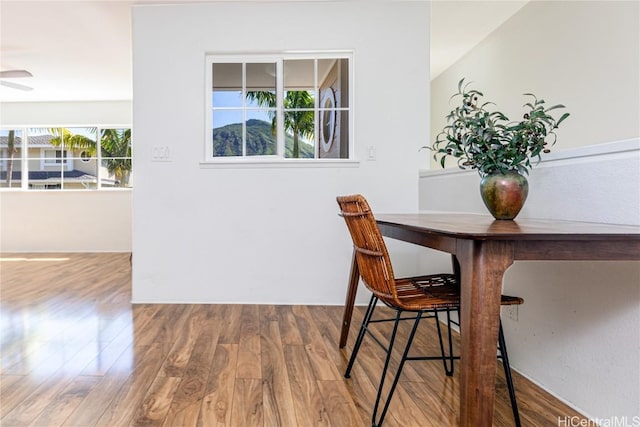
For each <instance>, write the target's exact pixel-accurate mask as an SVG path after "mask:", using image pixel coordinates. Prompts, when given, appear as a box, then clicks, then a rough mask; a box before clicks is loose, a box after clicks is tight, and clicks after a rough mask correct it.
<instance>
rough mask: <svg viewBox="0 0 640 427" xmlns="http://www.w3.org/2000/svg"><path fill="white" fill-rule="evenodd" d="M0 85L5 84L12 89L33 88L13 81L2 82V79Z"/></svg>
mask: <svg viewBox="0 0 640 427" xmlns="http://www.w3.org/2000/svg"><path fill="white" fill-rule="evenodd" d="M0 85H2V86H6V87H10V88H12V89H18V90H24V91H30V90H33V88H32V87H29V86H25V85H21V84H19V83H13V82H4V81H0Z"/></svg>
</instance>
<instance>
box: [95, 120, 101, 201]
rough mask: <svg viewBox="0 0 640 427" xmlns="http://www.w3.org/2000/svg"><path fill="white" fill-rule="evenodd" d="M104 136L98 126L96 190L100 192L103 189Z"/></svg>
mask: <svg viewBox="0 0 640 427" xmlns="http://www.w3.org/2000/svg"><path fill="white" fill-rule="evenodd" d="M101 135H102V132H101V129H100V127H99V126H98V127H97V128H96V163H97V164H96V179H97V180H98V182H97V183H96V188H97V189H98V190H100V189H101V188H102V138H101V137H100V136H101Z"/></svg>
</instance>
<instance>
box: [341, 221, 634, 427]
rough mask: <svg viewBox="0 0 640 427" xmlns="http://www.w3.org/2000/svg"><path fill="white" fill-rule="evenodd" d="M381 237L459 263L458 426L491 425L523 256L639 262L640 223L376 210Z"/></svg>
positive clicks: (351, 291)
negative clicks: (505, 321) (513, 281)
mask: <svg viewBox="0 0 640 427" xmlns="http://www.w3.org/2000/svg"><path fill="white" fill-rule="evenodd" d="M376 222H377V223H378V227H379V228H380V231H381V233H382V235H383V236H386V237H390V238H393V239H397V240H401V241H405V242H410V243H414V244H416V245H420V246H425V247H428V248H433V249H437V250H439V251H443V252H447V253H450V254H451V255H452V256H453V257H454V259H455V260H457V265H459V268H460V287H461V289H460V290H461V313H460V318H461V325H460V338H461V359H460V365H461V366H460V426H465V427H483V426H487V427H488V426H491V425H492V421H493V403H494V393H495V390H494V389H495V374H496V362H495V357H496V346H497V340H498V327H499V318H500V317H499V316H500V295H501V293H502V282H503V277H504V273H505V271H506V270H507V268H509V266H510V265H511V264H513V262H514V261H519V260H560V261H562V260H572V261H575V260H583V261H588V260H604V261H614V260H640V227H637V226H630V225H615V224H605V223H592V222H580V221H564V220H551V219H517V220H513V221H511V220H494V219H493V218H492V217H491V216H488V215H477V214H463V213H418V214H386V215H378V216H376ZM359 277H360V275H359V272H358V265H357V262H356V261H355V256H354V258H353V261H352V265H351V273H350V277H349V283H348V290H347V297H346V301H345V308H344V315H343V322H342V331H341V336H340V348H342V347H344V346H345V345H346V342H347V336H348V333H349V326H350V323H351V314H352V311H353V306H354V302H355V297H356V293H357V288H358V282H359Z"/></svg>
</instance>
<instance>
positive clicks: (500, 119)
mask: <svg viewBox="0 0 640 427" xmlns="http://www.w3.org/2000/svg"><path fill="white" fill-rule="evenodd" d="M464 80H465V79H464V78H463V79H462V80H460V82H459V83H458V92H457V93H455V94H454V95H453V96H452V97H451V99H456V98H457V99H458V101H459V103H458V106H457V107H456V108H454V109H453V110H452V111H451V112H450V113H449V114H448V115H447V124H446V126H445V127H444V129H443V130H442V132H440V133H439V134H438V136H437V137H436V140H435V142H434V143H433V145H432V146H431V147H423V148H428V149H430V150H432V151H434V155H433V157H434V159H435V160H436V161H439V162H440V165H441V166H442V167H444V166H445V161H446V158H447V157H454V158H457V159H458V166H459V167H460V168H461V169H476V170H477V171H478V173H479V174H480V177H481V178H482V179H481V182H480V191H481V195H482V200H483V201H484V203H485V205H486V206H487V209H489V211H490V212H491V214H492V215H493V216H494V218H496V219H513V218H515V217H516V215H518V213H519V212H520V209H521V208H522V205H523V204H524V201H525V200H526V197H527V194H528V189H529V184H528V182H527V179H526V177H525V175H528V173H529V170H531V168H532V167H533V165H532V163H531V160H532V159H534V158H535V159H538V160H540V155H541V154H542V153H548V152H549V151H550V150H549V147H550V146H552V145H553V144H555V142H556V134H555V132H554V130H555V129H557V128H558V126H559V125H560V123H562V122H563V121H564V120H565V119H566V118H567V117H569V113H564V114H562V115H561V116H560V118H559V119H557V120H556V119H555V118H554V117H553V116H551V115H550V114H549V112H550V111H552V110H556V109H560V108H565V107H564V105H561V104H558V105H553V106H551V107H546V108H545V101H544V100H542V99H538V98H537V97H536V96H535V95H533V94H531V93H525V94H524V95H525V96H527V97H530V98H531V100H530V101H529V102H527V103H525V104H524V107H525V108H527V111H526V113H525V114H524V115H523V118H522V120H520V121H510V120H509V118H508V117H507V116H505V115H504V114H503V113H501V112H499V111H489V110H488V109H487V107H488V106H490V105H493V103H492V102H483V101H481V98H482V96H483V94H482V92H480V91H478V90H475V89H470V88H469V85H470V83H465V81H464Z"/></svg>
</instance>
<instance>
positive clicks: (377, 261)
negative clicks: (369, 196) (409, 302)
mask: <svg viewBox="0 0 640 427" xmlns="http://www.w3.org/2000/svg"><path fill="white" fill-rule="evenodd" d="M336 200H337V202H338V205H339V206H340V210H341V216H342V217H343V218H344V220H345V222H346V223H347V228H348V229H349V233H350V234H351V240H353V247H354V250H355V252H356V260H357V262H358V269H359V270H360V277H361V278H362V281H363V282H364V283H365V285H366V286H367V288H369V290H370V291H371V292H372V293H373V294H374V295H375V296H377V297H378V298H380V299H381V300H382V301H385V302H389V303H394V302H396V301H397V300H398V294H397V292H396V286H395V279H394V276H393V268H392V266H391V259H390V258H389V253H388V252H387V246H386V245H385V243H384V240H383V238H382V234H381V233H380V229H379V228H378V224H376V220H375V218H374V216H373V213H372V212H371V208H370V207H369V203H367V200H366V199H365V198H364V197H363V196H361V195H359V194H356V195H352V196H339V197H337V198H336Z"/></svg>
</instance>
